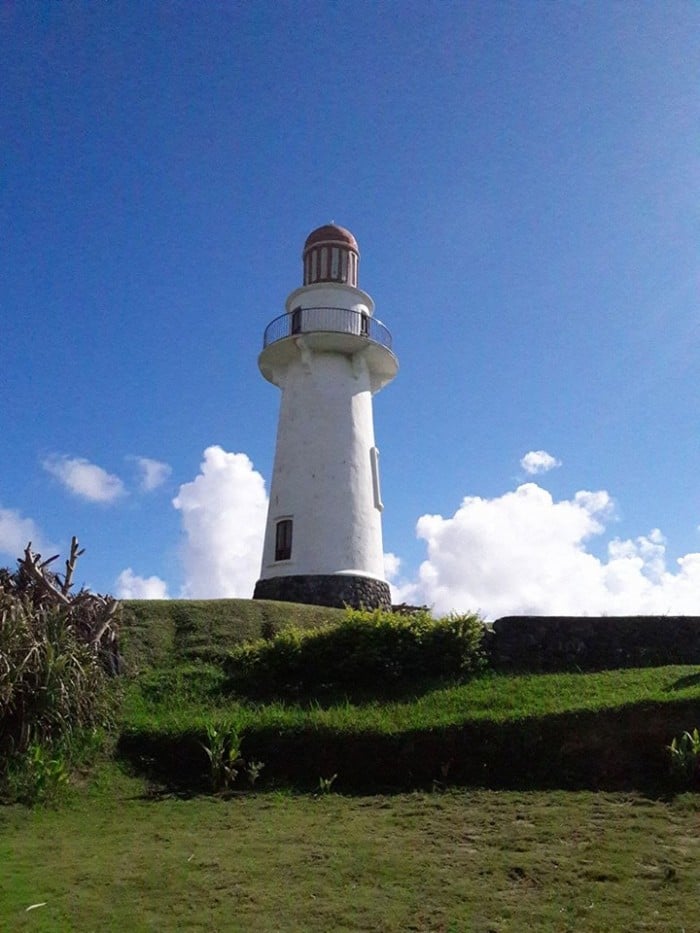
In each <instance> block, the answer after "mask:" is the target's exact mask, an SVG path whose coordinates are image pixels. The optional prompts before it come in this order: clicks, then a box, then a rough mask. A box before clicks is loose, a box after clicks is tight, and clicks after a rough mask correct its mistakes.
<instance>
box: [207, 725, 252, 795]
mask: <svg viewBox="0 0 700 933" xmlns="http://www.w3.org/2000/svg"><path fill="white" fill-rule="evenodd" d="M206 729H207V743H206V744H205V743H204V742H200V743H199V744H200V745H201V746H202V748H203V749H204V751H205V752H206V754H207V757H208V759H209V766H210V776H211V786H212V790H213V791H214V792H215V793H216V792H218V791H222V790H227V789H228V787H229V786H230V785H231V784H233V782H234V781H235V780H236V778H237V777H238V771H239V768H240V766H241V765H242V764H243V760H242V758H241V740H240V737H239V735H238V732H237V731H236V729H235V728H233V726H229V727H224V728H220V729H217V727H216V726H215V725H213V724H212V723H209V724H208V725H207V727H206Z"/></svg>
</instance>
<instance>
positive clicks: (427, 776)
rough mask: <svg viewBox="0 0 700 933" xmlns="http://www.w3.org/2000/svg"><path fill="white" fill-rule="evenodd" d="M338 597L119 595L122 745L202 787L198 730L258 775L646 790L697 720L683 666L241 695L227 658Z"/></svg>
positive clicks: (699, 707) (307, 622) (696, 697)
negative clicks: (228, 740)
mask: <svg viewBox="0 0 700 933" xmlns="http://www.w3.org/2000/svg"><path fill="white" fill-rule="evenodd" d="M342 616H343V612H342V610H333V609H324V608H321V607H312V606H299V605H294V604H290V603H277V602H265V601H262V600H261V601H257V600H213V601H162V602H158V601H143V602H138V601H130V602H128V603H127V604H126V620H125V625H124V634H125V646H126V657H127V662H128V670H129V671H130V672H131V677H130V678H129V681H128V685H127V687H126V690H125V695H124V702H123V707H122V712H121V723H120V730H121V735H120V739H119V743H118V749H119V754H120V755H121V756H123V757H124V758H126V759H128V760H129V761H130V762H131V765H132V767H134V768H135V769H137V770H138V769H142V770H144V771H148V773H149V774H150V776H151V777H152V778H153V779H154V780H157V781H158V782H161V783H164V784H166V785H167V784H169V785H172V786H176V785H177V786H181V787H182V786H185V787H189V788H192V789H194V788H199V789H206V787H207V781H208V773H209V764H210V763H209V762H208V760H207V757H206V755H205V754H204V752H203V748H202V746H203V745H206V744H207V729H208V728H215V729H217V730H218V731H219V733H220V734H221V735H224V736H225V735H228V736H236V737H238V738H240V739H241V742H242V745H241V748H242V752H241V753H242V755H243V756H244V758H245V759H247V760H259V761H262V762H264V764H265V771H264V780H263V783H265V784H267V785H271V786H295V787H307V788H308V787H314V786H316V785H317V784H318V781H319V778H321V777H323V776H324V775H325V776H330V775H333V774H337V775H338V778H337V780H338V785H339V787H340V788H342V789H345V790H352V791H356V790H362V791H371V790H373V789H377V788H381V789H388V788H393V789H408V788H412V787H426V786H428V787H429V786H431V784H433V783H434V782H436V781H437V782H438V783H456V784H462V785H464V784H471V785H481V786H486V787H513V788H526V787H588V788H598V787H608V788H623V787H629V788H634V787H636V788H640V787H643V788H648V787H650V786H657V787H658V786H663V785H664V784H665V783H666V784H667V783H668V766H669V760H668V751H667V746H668V744H669V743H670V741H671V739H672V738H673V737H674V735H677V734H679V733H680V732H682V731H684V730H686V729H692V728H693V727H694V726H695V725H698V724H699V723H700V672H699V671H698V668H697V667H693V666H668V667H658V668H644V669H638V670H636V669H628V670H616V671H600V672H597V673H585V674H584V673H577V672H571V673H562V674H546V675H541V674H540V675H536V674H518V675H517V676H516V675H513V674H507V673H494V672H492V671H486V672H484V673H483V674H481V675H479V676H476V677H472V678H471V679H469V680H468V681H467V682H466V683H454V682H452V683H437V684H436V683H432V684H430V683H422V684H421V683H414V684H411V685H409V687H408V688H407V689H406V690H404V691H403V694H402V695H398V696H397V695H396V694H395V693H388V692H387V691H386V689H385V684H383V683H382V682H378V683H377V685H376V692H375V694H374V695H373V696H372V697H369V698H368V697H366V696H365V697H362V698H359V697H352V696H345V695H344V696H335V697H332V698H329V697H320V696H314V697H306V698H305V699H303V700H302V699H300V698H296V699H294V698H289V697H288V698H286V699H285V698H281V699H280V698H277V699H275V700H272V699H270V700H268V701H265V702H263V701H260V700H257V701H253V700H250V699H247V698H246V697H245V696H241V695H240V694H237V693H236V690H235V689H232V686H231V684H230V683H229V681H228V678H227V675H226V672H225V664H224V663H223V662H224V659H225V656H226V654H227V652H228V651H230V650H231V649H232V648H234V647H235V646H236V645H240V644H241V643H242V642H244V641H246V640H251V639H256V638H260V637H261V636H264V637H270V636H271V635H272V634H274V633H275V632H278V631H281V630H282V629H283V628H285V627H287V626H289V625H295V626H297V627H306V628H313V627H315V626H318V625H320V624H322V623H324V622H329V621H333V620H334V619H335V620H339V619H341V618H342Z"/></svg>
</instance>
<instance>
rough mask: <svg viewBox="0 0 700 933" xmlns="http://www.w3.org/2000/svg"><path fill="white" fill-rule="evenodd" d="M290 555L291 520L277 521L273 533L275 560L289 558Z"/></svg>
mask: <svg viewBox="0 0 700 933" xmlns="http://www.w3.org/2000/svg"><path fill="white" fill-rule="evenodd" d="M291 556H292V520H291V518H283V519H282V521H279V522H277V528H276V533H275V560H290V558H291Z"/></svg>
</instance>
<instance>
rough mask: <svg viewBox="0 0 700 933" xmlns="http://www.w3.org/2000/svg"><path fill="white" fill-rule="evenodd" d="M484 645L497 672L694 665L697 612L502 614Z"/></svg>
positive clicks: (698, 658)
mask: <svg viewBox="0 0 700 933" xmlns="http://www.w3.org/2000/svg"><path fill="white" fill-rule="evenodd" d="M486 644H487V649H488V653H489V657H490V659H491V663H492V665H493V666H494V667H495V668H496V669H497V670H521V671H563V670H577V669H580V670H597V669H598V670H600V669H605V668H619V667H646V666H656V665H662V664H700V616H603V617H594V616H590V617H589V616H506V617H504V618H502V619H498V620H497V621H496V622H494V623H493V631H492V632H490V633H489V634H488V636H487V638H486Z"/></svg>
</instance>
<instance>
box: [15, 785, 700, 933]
mask: <svg viewBox="0 0 700 933" xmlns="http://www.w3.org/2000/svg"><path fill="white" fill-rule="evenodd" d="M142 789H143V788H142V786H141V785H140V784H139V783H138V782H137V781H135V780H133V779H126V778H124V777H118V778H115V777H114V775H111V776H108V778H107V779H106V780H105V783H104V784H103V785H102V786H101V787H100V786H99V785H98V786H97V787H94V786H93V787H92V788H87V789H83V790H82V791H81V792H80V793H79V794H75V795H74V796H73V798H72V800H71V801H70V802H69V803H68V804H66V805H65V806H63V807H62V808H61V809H59V810H46V809H35V810H27V809H24V808H20V807H7V808H4V809H1V810H0V865H2V872H0V918H2V920H1V925H2V929H3V930H8V931H25V930H31V931H47V933H57V931H88V930H100V931H109V930H119V931H126V930H128V931H151V930H153V931H155V930H158V931H163V930H167V931H169V930H206V931H218V930H232V931H238V930H240V931H256V930H260V931H272V930H280V931H317V930H318V931H330V930H333V931H335V930H338V931H343V930H346V931H350V930H356V931H378V933H379V931H381V933H389V931H397V933H398V931H455V933H457V931H459V933H462V931H470V933H482V931H483V933H500V931H513V933H521V931H524V930H528V931H533V933H536V931H543V933H552V931H562V933H563V931H572V933H573V931H576V933H586V931H614V933H620V931H625V933H630V931H637V930H639V931H658V933H672V931H679V933H680V931H682V930H685V931H691V930H698V929H700V898H698V896H697V895H698V890H699V888H700V834H699V833H698V827H699V825H700V812H699V811H700V800H699V799H698V797H697V796H694V795H683V796H680V797H677V798H675V799H673V800H668V801H664V800H655V799H648V798H646V797H643V796H640V795H636V794H606V793H597V794H594V793H590V792H578V793H567V792H563V791H559V792H551V793H542V792H519V793H514V792H503V791H502V792H494V791H484V790H481V791H450V792H446V793H433V794H424V793H414V794H404V795H396V796H390V797H386V796H376V795H375V796H367V797H344V796H340V795H336V794H328V795H324V796H320V797H314V796H310V795H309V796H303V795H291V794H283V793H269V794H254V795H247V796H240V797H232V798H229V799H221V798H212V797H199V798H194V799H189V800H183V799H175V798H165V799H158V800H149V799H143V798H142V797H141V796H140V794H141V791H142ZM34 904H42V905H43V906H40V907H36V908H35V909H33V910H29V911H28V910H27V908H29V907H31V906H32V905H34Z"/></svg>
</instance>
